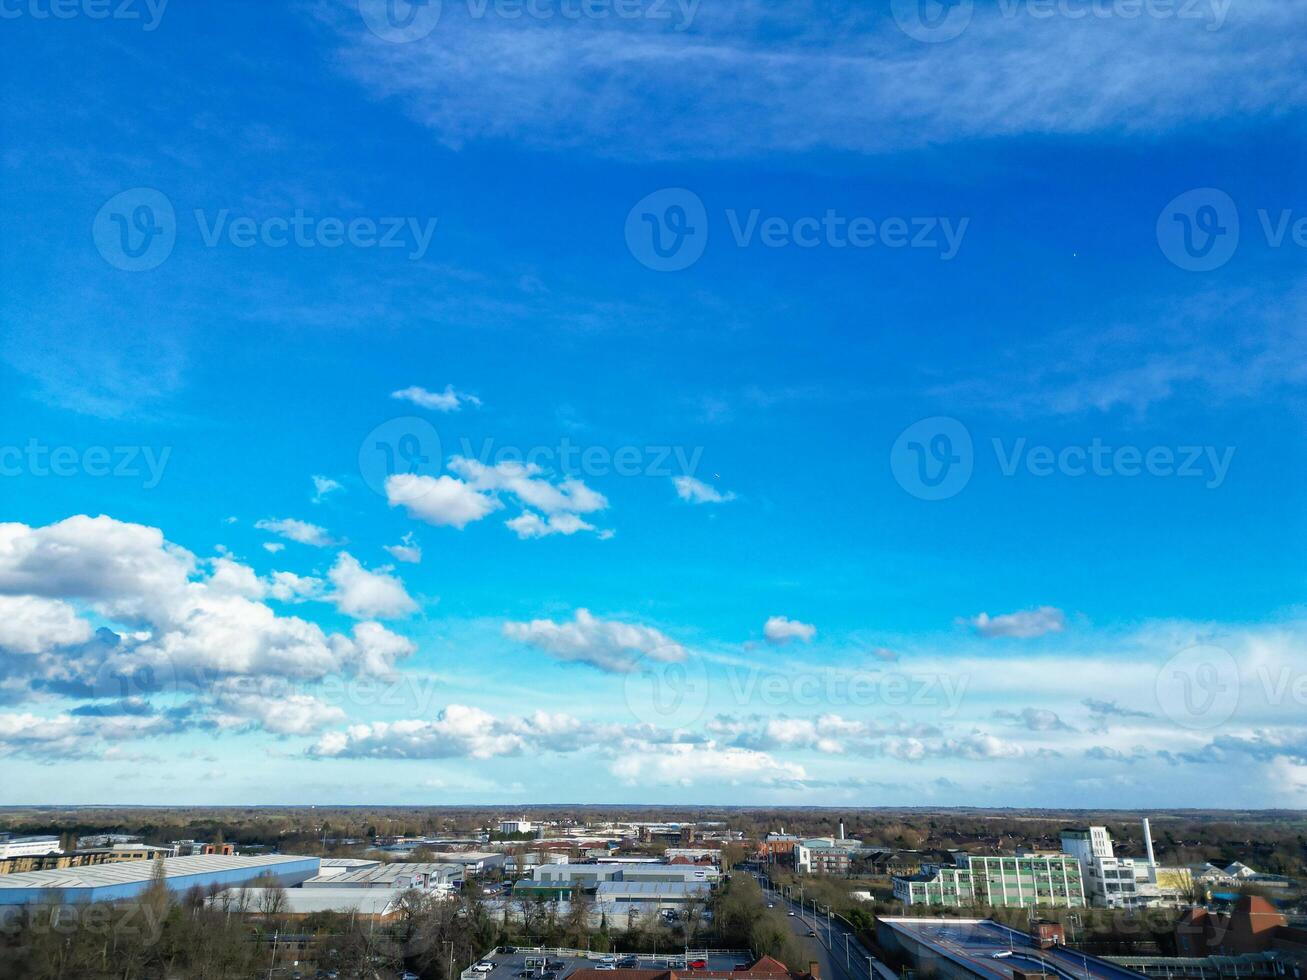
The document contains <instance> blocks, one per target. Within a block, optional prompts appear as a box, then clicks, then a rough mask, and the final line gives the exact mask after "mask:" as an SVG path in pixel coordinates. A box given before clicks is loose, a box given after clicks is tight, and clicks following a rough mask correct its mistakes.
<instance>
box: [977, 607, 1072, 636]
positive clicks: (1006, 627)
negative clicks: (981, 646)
mask: <svg viewBox="0 0 1307 980" xmlns="http://www.w3.org/2000/svg"><path fill="white" fill-rule="evenodd" d="M967 623H968V624H970V625H971V627H972V628H974V629H975V631H976V632H977V633H979V634H980V635H981V636H986V637H995V636H1007V637H1015V638H1016V639H1021V640H1029V639H1033V638H1034V637H1037V636H1045V635H1046V634H1049V633H1061V632H1062V631H1063V630H1064V629H1066V614H1065V613H1064V612H1062V610H1061V609H1057V608H1055V607H1053V606H1040V607H1039V608H1038V609H1026V610H1022V611H1021V612H1013V613H1005V614H1004V615H1002V616H990V615H989V613H981V614H980V615H979V616H975V617H974V618H972V619H969V620H967Z"/></svg>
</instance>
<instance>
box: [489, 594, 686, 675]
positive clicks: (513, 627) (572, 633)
mask: <svg viewBox="0 0 1307 980" xmlns="http://www.w3.org/2000/svg"><path fill="white" fill-rule="evenodd" d="M504 636H506V637H508V638H509V639H510V640H516V641H517V642H519V643H526V644H528V645H530V646H533V647H536V648H537V649H540V650H544V651H545V652H546V653H548V654H550V655H551V656H554V657H556V658H558V659H559V660H563V661H568V662H572V663H584V664H590V665H591V666H592V667H598V668H599V669H600V670H605V671H610V672H612V673H629V672H631V671H633V670H634V669H635V667H636V665H637V664H638V663H639V660H640V658H641V657H649V658H650V659H652V660H657V661H660V662H664V663H673V662H677V661H681V660H684V659H685V658H686V657H687V656H688V652H687V651H686V649H685V648H684V647H683V646H681V645H680V644H679V643H677V642H676V641H674V640H672V639H670V638H669V637H668V636H666V635H665V634H664V633H662V632H660V631H659V630H656V629H654V628H653V627H651V626H638V625H635V624H632V623H622V622H618V621H617V620H611V619H610V620H604V619H597V618H595V617H594V616H592V615H591V614H590V612H589V610H586V609H578V610H577V611H576V618H575V619H573V620H572V621H571V622H570V623H569V622H562V623H556V622H554V621H553V620H552V619H534V620H532V621H531V622H529V623H512V622H510V623H505V624H504Z"/></svg>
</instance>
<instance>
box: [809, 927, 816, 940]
mask: <svg viewBox="0 0 1307 980" xmlns="http://www.w3.org/2000/svg"><path fill="white" fill-rule="evenodd" d="M808 938H810V939H816V938H817V933H816V932H814V931H813V930H812V929H809V930H808Z"/></svg>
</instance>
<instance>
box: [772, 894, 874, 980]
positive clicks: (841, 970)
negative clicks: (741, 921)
mask: <svg viewBox="0 0 1307 980" xmlns="http://www.w3.org/2000/svg"><path fill="white" fill-rule="evenodd" d="M754 877H755V878H757V879H758V884H759V885H760V886H761V887H762V890H763V895H764V896H765V897H766V900H767V902H768V903H769V904H774V905H775V906H776V907H777V908H780V909H784V910H785V911H787V912H793V913H794V915H793V916H787V917H786V921H788V922H789V923H790V925H791V927H792V928H793V929H794V933H795V935H796V936H798V939H799V944H800V948H801V949H803V950H804V951H805V952H806V953H807V954H808V959H809V960H815V961H816V962H817V963H819V964H820V965H821V976H822V980H880V978H879V977H877V976H875V975H873V974H871V971H870V967H869V966H868V963H867V958H868V956H869V955H870V954H869V953H868V952H867V950H866V949H865V948H864V947H863V946H862V944H861V943H860V942H858V938H857V936H855V935H853V932H852V930H851V929H849V928H848V927H846V926H845V925H844V923H842V922H841V921H840V920H838V919H836V918H834V917H830V916H826V915H822V914H820V913H817V912H814V911H813V907H812V904H811V903H808V904H807V907H806V908H804V907H802V906H801V905H800V904H799V903H798V902H796V901H794V900H792V899H789V898H786V897H785V896H784V895H783V894H781V893H780V892H779V891H775V890H773V889H772V888H771V884H770V882H769V881H768V879H767V876H766V875H764V874H760V873H757V872H755V873H754ZM809 932H815V933H816V934H817V937H816V938H815V939H814V938H813V937H811V936H809V935H808V933H809ZM787 965H788V966H790V967H791V968H792V969H795V970H804V969H807V966H808V964H807V963H791V964H787Z"/></svg>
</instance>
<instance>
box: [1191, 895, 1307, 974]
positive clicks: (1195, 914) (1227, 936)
mask: <svg viewBox="0 0 1307 980" xmlns="http://www.w3.org/2000/svg"><path fill="white" fill-rule="evenodd" d="M1175 945H1176V950H1177V952H1179V954H1180V955H1181V956H1213V955H1220V956H1240V955H1243V954H1245V953H1266V952H1277V953H1280V954H1281V955H1283V956H1284V957H1285V958H1286V959H1289V960H1292V961H1293V962H1295V963H1297V964H1298V966H1299V968H1302V967H1307V929H1302V928H1296V927H1293V926H1290V925H1289V922H1288V920H1287V919H1286V918H1285V917H1284V915H1282V914H1281V913H1280V912H1278V911H1277V910H1276V908H1275V906H1274V905H1272V904H1271V903H1270V902H1268V901H1267V900H1266V899H1264V898H1262V897H1261V896H1258V895H1245V896H1243V897H1242V898H1240V899H1239V900H1238V901H1237V902H1236V903H1235V906H1234V908H1233V910H1231V911H1230V912H1228V913H1226V912H1210V911H1208V910H1207V909H1202V908H1195V909H1189V910H1187V911H1186V912H1185V913H1184V915H1182V916H1181V917H1180V921H1179V922H1178V923H1176V927H1175Z"/></svg>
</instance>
